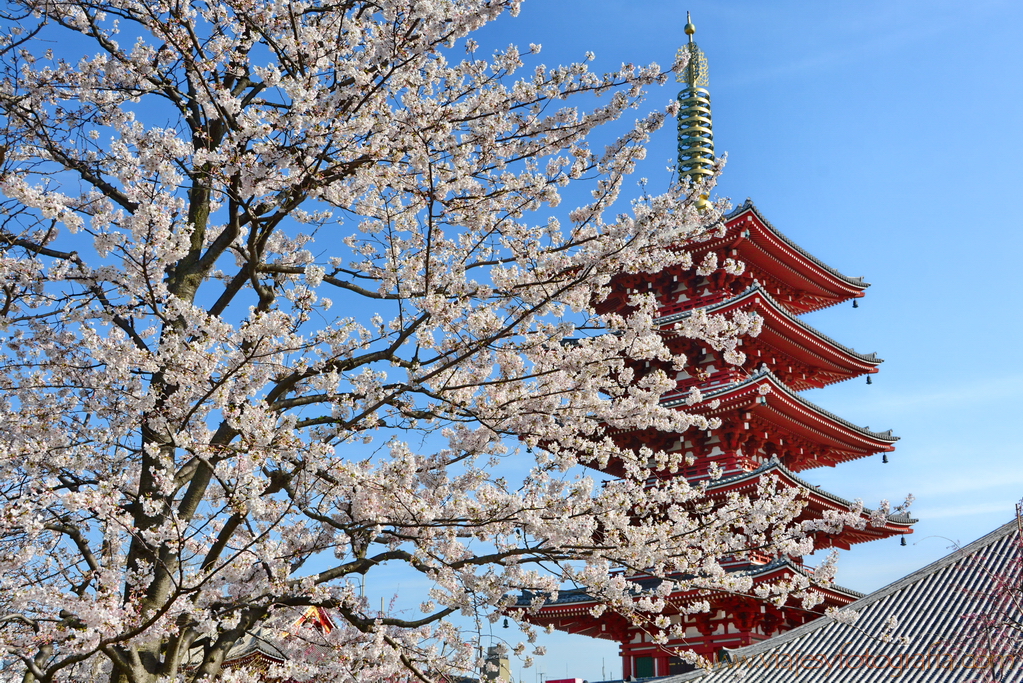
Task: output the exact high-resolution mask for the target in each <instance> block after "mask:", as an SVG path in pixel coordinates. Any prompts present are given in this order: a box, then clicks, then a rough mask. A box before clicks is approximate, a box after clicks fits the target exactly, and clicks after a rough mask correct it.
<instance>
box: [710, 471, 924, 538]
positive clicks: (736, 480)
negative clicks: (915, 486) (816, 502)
mask: <svg viewBox="0 0 1023 683" xmlns="http://www.w3.org/2000/svg"><path fill="white" fill-rule="evenodd" d="M772 473H778V474H781V475H782V476H784V477H785V478H786V479H788V480H789V481H790V483H791V484H793V485H796V486H799V487H800V488H803V489H805V490H807V491H812V492H813V493H815V494H817V495H819V496H821V497H822V498H826V499H827V500H829V501H831V502H832V503H834V504H836V505H838V506H840V507H845V508H852V507H853V506H854V505H855V503H853V501H850V500H846V499H845V498H842V497H841V496H836V495H835V494H833V493H830V492H828V491H825V490H824V489H822V488H821V487H819V486H816V485H814V484H811V483H810V482H808V481H806V480H805V479H803V478H801V477H799V476H798V475H796V473H795V472H793V471H792V470H790V469H789V468H787V467H785V465H783V464H782V463H781V462H780V461H779V460H777V459H775V458H772V459H771V460H770V461H768V462H766V463H764V464H763V465H761V466H760V467H758V468H757V469H755V470H751V471H749V472H740V473H738V474H733V475H729V476H727V477H722V478H721V479H719V480H717V481H716V482H714V483H712V484H711V485H710V486H708V487H707V491H708V493H711V492H713V491H716V490H722V489H730V488H735V486H736V485H737V484H742V483H745V482H752V481H756V480H758V479H759V478H760V477H763V476H765V475H768V474H772ZM873 513H874V510H871V509H870V508H866V507H865V508H863V514H864V515H866V516H872V515H873ZM885 519H886V520H887V521H888V522H890V523H891V524H892V525H894V526H897V527H908V526H909V525H911V524H915V523H916V522H917V521H919V520H916V519H914V518H912V517H910V516H909V515H904V514H898V515H886V516H885ZM875 528H877V529H881V528H882V527H875ZM899 533H913V532H912V530H911V529H906V530H905V531H904V532H903V531H900V532H899Z"/></svg>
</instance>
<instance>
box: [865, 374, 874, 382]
mask: <svg viewBox="0 0 1023 683" xmlns="http://www.w3.org/2000/svg"><path fill="white" fill-rule="evenodd" d="M873 383H874V380H872V379H870V375H867V384H873Z"/></svg>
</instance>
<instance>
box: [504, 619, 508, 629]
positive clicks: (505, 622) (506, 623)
mask: <svg viewBox="0 0 1023 683" xmlns="http://www.w3.org/2000/svg"><path fill="white" fill-rule="evenodd" d="M504 627H505V628H508V619H505V620H504Z"/></svg>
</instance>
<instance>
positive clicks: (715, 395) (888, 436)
mask: <svg viewBox="0 0 1023 683" xmlns="http://www.w3.org/2000/svg"><path fill="white" fill-rule="evenodd" d="M765 384H769V385H770V389H769V390H768V391H767V393H760V391H759V389H760V387H759V386H757V385H761V386H762V385H765ZM754 390H755V391H756V395H755V396H753V395H751V396H750V398H751V399H753V398H761V399H763V401H762V402H761V404H762V405H766V403H767V400H768V399H769V398H770V397H771V395H772V394H774V395H776V396H779V397H781V399H782V400H783V401H785V402H787V403H788V404H789V405H790V406H792V407H794V408H797V409H799V410H802V411H805V412H807V413H811V414H813V415H815V416H817V417H818V419H820V420H821V421H822V422H824V423H830V424H831V426H832V428H833V429H834V430H835V431H836V432H845V433H847V434H849V435H855V437H857V438H859V439H862V440H867V441H873V442H874V445H875V446H877V447H880V448H881V451H890V450H894V447H893V446H892V444H893V443H895V442H896V441H898V440H899V437H897V436H895V435H893V434H892V430H890V429H889V430H887V431H884V432H875V431H871V430H870V429H867V428H865V427H860V426H858V425H855V424H853V423H852V422H849V421H848V420H845V419H843V418H841V417H839V416H838V415H835V414H834V413H832V412H829V411H827V410H825V409H824V408H821V407H820V406H818V405H817V404H815V403H812V402H810V401H808V400H806V399H805V398H803V397H802V396H800V395H799V394H797V393H795V392H794V391H792V390H791V389H789V388H788V387H787V386H785V383H784V382H782V381H781V380H779V379H778V378H777V377H775V376H774V374H773V373H772V372H771V371H770V370H768V369H767V368H766V367H765V368H763V369H761V370H759V371H758V372H756V373H755V374H753V375H750V376H749V377H748V378H747V379H745V380H743V381H741V382H737V383H735V384H729V385H726V386H723V387H721V388H720V389H712V390H709V391H706V392H705V393H704V394H703V403H702V405H706V404H708V403H709V402H711V401H715V400H717V401H720V402H722V403H723V402H725V401H726V400H728V399H729V398H734V397H738V396H740V395H742V394H747V393H750V392H751V391H754ZM686 398H687V397H686V396H685V395H683V394H676V395H673V396H672V397H670V398H667V399H662V402H661V405H663V406H665V407H668V408H673V407H679V406H684V405H686ZM700 405H701V404H697V405H695V406H693V407H691V408H688V410H690V411H693V412H698V411H699V408H700ZM881 451H876V452H881Z"/></svg>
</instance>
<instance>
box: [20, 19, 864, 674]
mask: <svg viewBox="0 0 1023 683" xmlns="http://www.w3.org/2000/svg"><path fill="white" fill-rule="evenodd" d="M518 4H519V2H518V0H380V1H379V2H368V1H364V0H341V1H340V2H336V3H328V2H314V1H308V0H290V1H287V2H286V1H283V0H227V1H223V0H221V1H218V2H215V3H207V2H200V1H193V2H182V1H179V0H101V1H100V2H92V1H91V0H46V1H43V0H14V1H12V2H9V3H7V5H6V8H5V15H4V16H5V19H4V30H3V34H2V37H0V50H2V62H0V69H2V74H0V107H2V113H0V116H2V118H3V126H2V128H0V153H2V159H0V165H2V167H0V191H2V193H3V198H2V200H3V204H2V212H0V221H2V227H0V287H2V295H0V330H2V335H0V340H2V342H0V343H2V347H0V348H2V352H0V497H2V509H0V652H2V657H3V664H2V667H0V680H3V681H13V680H24V681H89V680H108V681H115V682H117V683H129V682H130V683H142V682H152V681H158V680H209V679H212V678H214V677H218V676H219V677H221V678H222V679H223V680H253V679H252V677H251V676H252V674H250V673H246V672H245V671H244V670H233V671H227V672H225V671H223V670H222V669H223V666H222V665H223V663H224V659H225V656H226V654H227V653H228V651H229V650H230V649H231V648H232V647H233V646H235V645H236V643H238V642H239V640H240V639H241V638H242V637H243V636H245V634H247V633H254V632H257V631H258V630H259V629H264V630H265V629H270V630H274V629H281V628H283V625H284V624H288V623H291V622H292V621H293V620H294V617H295V615H296V614H300V613H301V612H302V611H303V610H304V609H306V608H308V607H309V606H319V607H323V608H325V609H327V610H329V611H330V613H331V614H333V615H335V617H336V621H337V628H335V629H334V630H333V631H331V632H330V633H329V634H327V633H324V634H320V641H318V642H317V643H316V650H315V652H316V656H297V655H296V656H294V657H291V658H290V660H289V661H288V662H287V663H286V664H285V665H283V666H282V667H279V669H280V670H279V671H275V672H273V674H274V675H275V676H279V677H290V678H292V679H294V680H331V681H353V680H358V681H373V680H396V679H415V678H418V679H420V680H433V679H434V678H435V677H436V676H437V675H439V674H443V673H448V672H459V671H468V670H472V669H474V668H477V667H478V666H479V662H478V659H477V647H476V645H477V643H476V641H475V640H474V638H473V636H472V634H471V633H469V634H468V635H467V634H466V632H465V630H464V628H463V626H464V623H463V622H464V620H465V618H466V617H469V618H470V620H471V619H480V620H484V621H485V620H488V619H489V620H490V621H491V622H493V621H495V620H497V619H503V618H509V617H510V618H511V620H512V621H514V622H516V624H517V625H518V626H519V627H520V628H521V629H522V630H523V631H524V632H525V635H524V640H525V641H526V642H533V641H535V638H536V633H535V632H534V631H533V629H532V628H531V627H530V626H529V624H528V623H526V620H525V619H524V618H523V617H522V615H521V614H520V613H518V612H512V611H510V610H509V609H508V608H509V606H510V604H511V602H513V601H514V599H515V597H516V596H517V595H518V594H519V593H520V592H521V591H523V590H530V591H539V592H552V591H556V590H557V589H558V587H559V586H563V585H565V584H566V583H571V584H573V585H578V586H584V587H586V588H588V589H589V590H590V591H591V592H592V593H593V594H594V595H598V596H601V597H603V598H604V599H605V600H606V601H607V604H608V605H609V606H610V607H611V608H613V609H617V610H619V611H622V612H625V613H637V614H638V613H639V611H643V612H644V613H647V614H653V615H656V613H657V612H658V610H659V609H660V608H661V607H662V606H663V601H662V600H661V598H662V597H663V594H664V593H663V590H662V591H661V595H650V596H645V597H643V598H642V599H641V600H640V599H637V598H638V597H640V596H637V595H636V594H635V593H634V588H635V585H634V584H631V583H630V582H628V581H625V580H623V579H622V578H621V576H620V575H619V576H616V577H612V576H610V575H609V570H611V569H613V568H622V567H624V568H634V569H636V568H643V569H645V570H648V571H651V572H654V573H660V574H664V575H667V574H668V573H672V575H674V576H676V577H677V576H686V577H688V578H685V579H676V583H675V584H674V585H676V586H681V585H684V584H685V582H687V581H689V582H696V581H700V582H702V583H701V584H700V585H703V586H714V587H718V588H723V589H729V590H737V591H742V590H747V589H748V588H749V587H748V586H746V585H744V584H743V579H741V578H737V577H735V576H729V575H727V574H726V573H725V572H724V571H722V570H721V568H720V565H719V564H718V560H719V559H721V558H724V557H726V556H728V555H730V554H736V553H741V552H743V551H745V550H746V549H748V548H750V547H757V548H770V549H773V550H775V551H778V552H791V553H792V554H794V555H802V554H804V553H806V552H807V551H808V550H809V548H810V545H811V544H810V541H809V540H808V538H807V535H806V534H805V533H803V532H804V531H805V528H804V527H805V525H803V526H799V525H794V524H793V520H794V518H795V516H796V515H797V514H798V513H799V511H800V509H801V502H800V501H799V500H798V499H797V497H796V495H795V493H793V492H791V491H774V490H773V489H771V488H770V487H766V488H765V489H764V490H763V491H761V494H760V495H759V497H756V498H752V499H747V498H739V497H735V498H732V499H729V500H727V501H724V502H720V503H717V504H713V505H712V504H710V503H709V502H707V500H706V499H705V498H704V497H703V488H702V487H701V486H690V485H689V484H687V483H686V481H685V480H684V479H683V478H677V479H671V480H665V481H656V482H655V483H648V482H647V479H648V477H649V475H650V474H651V472H652V468H657V469H663V470H672V471H675V470H677V468H678V467H679V466H682V465H683V464H684V463H683V458H682V456H681V455H680V454H678V453H663V452H653V451H647V450H643V451H639V452H632V451H623V450H621V449H620V448H618V447H617V446H616V445H615V443H614V442H613V441H612V440H611V439H610V438H608V436H607V435H606V434H605V429H606V427H607V426H612V427H615V428H636V429H644V428H656V429H662V430H670V431H678V432H682V431H684V430H686V429H687V428H694V429H697V428H698V429H706V428H708V427H711V426H713V425H710V424H708V422H707V421H706V420H705V419H704V418H702V417H699V416H693V415H689V414H687V413H685V412H683V411H679V410H674V409H667V408H664V407H662V406H660V405H659V404H658V397H659V396H660V395H662V394H663V393H664V392H665V391H667V390H668V389H669V388H672V387H673V386H674V380H673V378H670V377H668V376H667V375H666V374H665V373H664V372H661V371H658V372H652V373H649V374H645V375H641V374H638V373H636V372H635V371H634V368H636V367H641V366H642V361H644V360H662V361H672V362H674V364H675V367H677V368H681V367H682V366H684V364H685V359H684V358H675V359H672V358H671V355H670V354H669V352H668V350H667V348H666V347H665V345H664V344H663V343H662V340H661V336H660V331H659V330H658V329H657V327H656V325H654V323H653V317H654V310H655V309H654V302H652V301H651V300H649V298H647V297H643V296H640V295H636V296H635V297H634V298H633V300H632V301H631V305H630V309H629V311H628V315H625V314H624V313H623V312H621V311H619V312H613V311H612V312H606V311H603V312H601V311H599V310H598V304H599V302H600V301H602V300H603V299H604V298H605V297H606V295H607V294H608V292H609V289H610V287H612V286H613V281H614V278H615V276H616V275H618V274H620V273H623V272H633V273H635V272H651V273H653V272H657V271H659V270H661V269H663V268H665V267H668V266H678V267H695V266H693V264H690V263H689V262H688V261H687V259H688V256H687V255H686V254H685V252H684V251H682V250H678V249H673V248H671V247H672V246H673V245H679V244H683V243H685V241H686V240H691V239H698V238H699V236H700V235H701V234H703V233H705V232H706V231H707V230H708V229H710V230H713V229H715V222H716V221H717V219H718V217H719V213H718V210H719V208H720V207H718V208H712V209H710V210H707V211H704V212H703V213H699V212H697V211H696V210H695V209H694V208H693V207H692V206H691V203H690V201H689V200H688V198H687V197H688V193H689V190H690V189H691V188H686V187H684V186H682V185H674V186H672V187H670V188H669V189H668V190H667V191H665V192H664V193H662V194H659V195H656V196H650V195H644V196H643V197H642V198H641V199H639V200H637V201H635V202H633V203H632V204H631V205H626V206H622V204H623V200H621V199H620V194H621V192H622V189H623V185H624V183H625V181H626V180H627V178H628V176H629V174H630V173H631V172H632V171H633V170H634V167H635V165H636V163H637V162H638V161H639V160H641V159H642V158H643V156H644V144H645V142H646V141H647V138H648V136H649V135H650V133H651V132H652V131H654V130H656V129H657V128H658V127H659V126H660V125H661V124H662V122H663V121H664V120H665V119H666V118H668V117H670V116H671V115H672V114H673V113H674V110H673V109H672V107H671V106H668V107H665V108H664V109H663V110H659V111H654V112H653V113H650V114H647V115H645V116H643V117H642V118H639V119H638V120H637V121H635V123H634V125H631V126H624V124H623V122H621V119H622V117H623V115H624V114H626V113H627V112H628V111H629V110H630V109H631V108H635V107H637V106H638V105H639V104H640V103H641V102H642V98H643V92H644V88H645V87H647V86H651V85H656V84H659V83H662V82H663V81H664V80H665V78H666V75H667V72H665V71H664V70H662V69H661V68H660V67H658V66H657V65H651V66H647V67H638V66H633V65H625V66H623V67H622V68H621V69H620V70H618V71H616V72H614V73H609V74H606V75H599V74H596V73H594V72H592V71H591V70H590V69H589V68H588V66H587V63H586V61H584V62H582V63H578V64H572V65H570V66H566V67H556V68H547V67H544V66H542V65H539V64H538V61H537V59H535V58H534V57H533V55H534V54H535V53H537V52H539V47H537V46H531V47H530V49H529V50H528V51H526V52H520V51H519V50H518V49H516V48H515V47H508V48H506V49H503V50H500V51H497V52H494V53H492V54H488V55H487V56H485V57H483V56H480V54H479V52H480V50H479V49H478V46H477V45H476V43H474V42H473V41H472V39H471V38H469V35H470V34H471V32H472V31H474V30H476V29H478V28H480V27H481V26H483V25H484V24H486V23H487V22H490V21H492V20H494V19H495V18H497V17H498V16H499V15H501V14H502V13H512V14H514V13H515V12H516V11H517V8H518ZM525 62H530V64H532V66H530V67H528V68H527V67H526V66H525ZM676 67H677V65H676ZM598 97H599V99H598ZM573 98H575V99H576V102H578V101H580V100H581V101H584V102H586V103H589V104H590V105H591V106H590V108H589V109H581V108H579V107H578V106H571V104H570V103H569V102H567V100H570V99H573ZM614 121H619V123H618V124H616V125H618V126H624V128H622V130H624V131H625V132H624V133H623V134H622V135H620V136H619V137H618V138H617V139H616V140H614V141H613V142H611V143H610V144H608V145H607V146H606V147H604V148H603V149H599V150H595V149H593V148H591V147H594V145H591V144H588V143H587V139H588V137H590V136H591V133H592V132H593V131H594V130H595V129H597V128H598V127H599V126H601V125H602V124H605V123H608V122H614ZM602 147H603V145H602ZM570 184H573V185H575V184H582V185H583V186H584V187H586V189H588V190H589V191H590V192H591V194H589V195H586V197H587V199H586V200H585V203H583V204H581V205H580V206H577V207H576V208H573V209H572V210H570V211H569V210H564V213H559V211H561V209H558V210H555V207H556V206H557V205H558V203H559V201H560V199H561V197H562V194H563V193H564V192H565V191H566V190H565V186H567V185H570ZM700 191H703V188H701V189H700ZM576 196H578V195H576ZM559 216H560V220H559ZM730 267H731V266H730ZM757 324H758V322H757V320H756V319H755V318H754V317H749V316H743V315H736V316H734V317H732V318H728V319H724V318H720V317H714V316H707V315H699V314H697V315H693V316H691V317H690V319H688V320H687V321H685V322H684V323H682V324H680V326H679V328H678V330H679V331H681V332H682V333H684V334H687V335H690V336H692V337H694V338H699V339H702V340H705V341H706V342H707V343H710V344H712V345H714V346H715V347H717V348H719V349H725V350H727V351H729V353H731V354H732V356H734V357H739V355H741V354H739V352H738V350H737V349H736V348H735V347H736V342H735V339H736V337H737V336H738V335H741V334H745V333H749V332H754V331H755V330H756V326H757ZM567 340H571V341H570V342H569V341H567ZM610 458H617V459H620V460H621V461H622V462H624V463H626V466H627V468H628V471H629V473H630V476H629V477H627V478H624V479H622V480H616V481H614V482H609V483H607V484H606V485H604V486H599V485H597V484H596V483H595V482H594V481H593V479H592V478H590V477H588V476H586V475H585V474H580V472H586V471H587V470H585V469H581V468H580V466H581V465H582V466H585V465H592V466H594V467H598V468H599V467H600V465H601V464H606V463H607V462H608V460H609V459H610ZM850 519H852V518H851V517H850ZM846 521H848V520H846ZM821 524H832V525H834V524H841V521H840V520H839V521H836V520H830V521H829V522H826V523H825V522H821ZM396 564H400V565H404V566H405V567H407V569H408V571H410V572H414V573H416V574H417V575H421V576H422V577H423V578H424V579H425V580H427V581H429V582H430V585H432V589H430V590H429V593H428V594H424V595H423V596H422V604H421V607H420V611H419V613H417V614H408V613H405V612H398V611H388V610H380V611H378V610H376V609H373V608H372V607H371V606H370V605H368V604H367V601H366V599H365V598H364V597H363V596H362V595H361V593H360V588H359V587H360V585H361V582H362V581H364V580H365V577H366V576H367V575H369V576H372V575H373V574H374V572H377V571H379V570H380V569H381V568H383V567H388V566H394V565H396ZM820 577H822V578H824V579H826V578H827V572H825V571H822V572H820ZM694 585H695V584H694ZM664 586H669V588H670V584H667V583H666V584H663V585H662V589H663V588H664ZM805 587H806V586H805V585H786V586H777V587H775V590H777V591H779V592H782V593H784V592H786V591H799V590H801V589H805ZM765 597H766V596H765ZM637 618H638V617H637ZM460 619H461V620H462V621H459V620H460ZM303 642H304V641H303ZM529 647H530V646H529V645H528V644H526V643H523V644H519V645H517V646H513V649H514V650H515V651H516V652H518V653H521V654H524V655H528V654H529V652H528V649H529ZM299 649H301V648H299ZM307 654H308V653H307Z"/></svg>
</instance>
